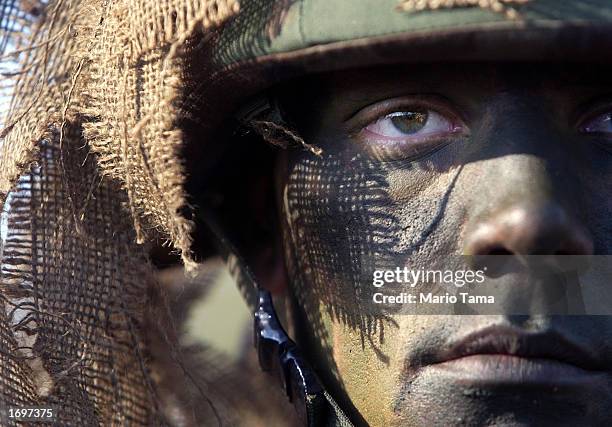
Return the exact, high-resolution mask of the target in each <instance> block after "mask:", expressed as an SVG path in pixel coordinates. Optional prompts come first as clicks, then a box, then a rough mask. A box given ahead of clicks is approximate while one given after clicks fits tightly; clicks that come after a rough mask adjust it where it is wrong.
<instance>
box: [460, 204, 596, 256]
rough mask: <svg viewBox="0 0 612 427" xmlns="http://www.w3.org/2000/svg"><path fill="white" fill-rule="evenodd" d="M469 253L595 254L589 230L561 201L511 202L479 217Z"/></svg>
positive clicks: (467, 245)
mask: <svg viewBox="0 0 612 427" xmlns="http://www.w3.org/2000/svg"><path fill="white" fill-rule="evenodd" d="M465 242H466V243H465V252H466V253H467V254H468V255H591V254H592V253H593V240H592V237H591V236H590V234H589V232H588V231H587V230H586V229H585V228H584V227H583V226H582V225H581V224H580V222H579V221H577V220H576V219H574V218H573V217H572V216H571V215H570V214H569V212H568V211H567V210H566V209H564V208H563V207H562V206H561V205H560V204H557V203H555V202H552V201H549V202H547V203H540V204H534V203H525V204H522V205H520V204H519V205H514V206H509V207H508V208H506V209H502V210H500V211H498V212H497V213H496V214H493V215H491V216H490V217H488V218H485V219H483V220H481V221H478V222H477V223H476V224H474V226H473V227H472V229H471V230H470V232H469V233H468V235H467V236H466V241H465Z"/></svg>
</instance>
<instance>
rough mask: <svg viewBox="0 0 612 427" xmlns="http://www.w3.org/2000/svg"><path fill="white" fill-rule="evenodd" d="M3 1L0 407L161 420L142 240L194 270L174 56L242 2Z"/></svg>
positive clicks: (122, 420)
mask: <svg viewBox="0 0 612 427" xmlns="http://www.w3.org/2000/svg"><path fill="white" fill-rule="evenodd" d="M1 3H2V4H1V5H0V6H1V9H2V12H0V13H2V16H1V22H2V28H1V29H2V30H3V31H2V40H1V43H2V46H1V47H2V48H3V51H4V53H3V55H4V56H3V64H4V69H3V72H4V76H5V80H4V81H5V82H6V83H5V84H4V85H3V87H4V88H8V89H10V90H11V91H13V92H14V97H13V98H12V101H11V103H10V108H8V109H7V110H6V111H7V114H5V115H4V117H3V118H2V122H3V125H4V131H3V132H2V135H1V137H2V141H1V145H0V194H2V201H3V203H4V209H3V214H2V227H1V229H2V247H1V249H2V252H1V258H2V259H1V263H2V264H1V265H2V267H1V282H0V408H7V407H10V406H24V405H42V404H52V405H56V406H57V407H59V408H60V410H59V411H58V414H59V417H60V418H59V420H58V422H59V424H61V425H97V424H104V425H107V424H115V425H116V424H120V425H125V424H131V425H151V424H163V423H164V422H165V420H164V417H163V416H162V415H161V411H160V410H159V402H158V398H157V396H156V388H155V383H154V381H153V380H152V377H153V376H154V374H153V373H152V371H151V369H150V367H149V364H148V356H147V350H146V347H147V345H146V342H145V340H144V339H143V325H144V323H143V313H144V311H145V310H146V308H147V304H148V300H147V298H148V292H147V287H148V286H149V283H148V282H149V278H150V274H149V266H148V264H147V259H146V248H145V247H144V246H145V245H142V244H141V243H142V242H145V241H147V240H149V239H148V238H149V237H150V236H151V234H154V233H159V234H160V235H161V236H162V237H163V238H165V239H167V241H168V242H170V243H172V244H173V245H175V247H176V248H177V250H179V251H181V254H182V256H183V259H184V261H185V262H186V263H187V264H189V263H190V262H191V256H190V253H189V246H190V237H189V235H190V227H191V225H190V222H189V220H188V219H186V218H185V215H181V214H180V213H181V209H183V208H184V206H185V199H184V194H183V177H184V174H183V171H182V165H181V162H180V160H179V157H178V155H177V153H178V151H179V148H180V144H181V134H180V130H179V129H178V128H176V126H175V123H176V121H177V117H176V115H177V114H180V110H178V109H176V108H173V104H174V102H175V101H176V97H177V96H178V93H179V89H178V88H179V86H180V84H181V73H182V68H183V63H182V61H183V57H184V56H183V55H182V54H181V53H182V48H183V45H184V43H185V41H186V40H187V39H188V38H189V37H191V36H193V35H194V34H195V33H205V32H207V31H213V30H214V28H216V27H217V26H219V25H220V24H222V22H223V21H224V20H226V19H227V18H228V17H230V16H231V15H232V14H234V13H236V12H237V10H238V4H237V3H236V1H234V0H188V1H184V0H158V1H147V0H118V1H112V2H110V1H99V0H56V1H52V2H50V3H34V2H26V0H22V2H21V3H19V2H17V1H15V0H4V1H2V2H1ZM11 64H12V65H11ZM2 99H3V102H4V101H5V100H6V99H7V98H6V96H3V97H2ZM2 423H9V420H7V419H4V420H3V421H2Z"/></svg>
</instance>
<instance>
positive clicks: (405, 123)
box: [390, 111, 428, 135]
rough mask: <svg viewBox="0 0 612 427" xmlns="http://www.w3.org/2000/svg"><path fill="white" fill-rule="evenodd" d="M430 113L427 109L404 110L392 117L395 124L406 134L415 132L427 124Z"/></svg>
mask: <svg viewBox="0 0 612 427" xmlns="http://www.w3.org/2000/svg"><path fill="white" fill-rule="evenodd" d="M427 117H428V114H427V112H426V111H404V112H401V113H397V114H394V115H393V116H391V117H390V119H391V123H392V124H393V126H394V127H395V128H396V129H397V130H399V131H400V132H402V133H404V134H408V135H410V134H413V133H416V132H418V131H420V130H421V129H423V127H424V126H425V124H426V123H427Z"/></svg>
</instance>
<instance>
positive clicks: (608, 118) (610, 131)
mask: <svg viewBox="0 0 612 427" xmlns="http://www.w3.org/2000/svg"><path fill="white" fill-rule="evenodd" d="M580 131H581V132H583V133H588V134H595V135H601V136H607V137H612V111H607V112H604V113H598V114H595V115H594V116H590V117H589V118H587V119H586V120H585V121H584V122H583V123H582V125H581V126H580Z"/></svg>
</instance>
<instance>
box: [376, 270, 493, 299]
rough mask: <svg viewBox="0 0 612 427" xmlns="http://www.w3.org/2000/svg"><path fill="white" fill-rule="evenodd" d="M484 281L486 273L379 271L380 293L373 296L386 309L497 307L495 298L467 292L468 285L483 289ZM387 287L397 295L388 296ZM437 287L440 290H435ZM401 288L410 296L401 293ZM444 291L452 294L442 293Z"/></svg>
mask: <svg viewBox="0 0 612 427" xmlns="http://www.w3.org/2000/svg"><path fill="white" fill-rule="evenodd" d="M484 281H485V270H469V269H468V270H428V269H423V268H421V269H411V268H409V267H403V268H402V267H397V268H395V269H394V270H375V271H374V273H373V275H372V286H374V287H375V288H376V289H377V291H376V292H374V293H373V294H372V302H373V303H374V304H384V305H396V304H401V305H403V304H412V305H428V304H433V305H452V304H495V296H493V295H482V294H479V295H472V294H471V293H470V292H468V291H467V288H465V287H466V285H468V286H469V285H479V284H482V283H484ZM385 285H393V291H391V292H386V288H385ZM425 285H426V286H425ZM436 285H439V286H440V287H438V288H437V289H435V287H436ZM398 286H399V289H401V290H406V292H399V293H398V292H397V290H398ZM423 288H426V290H424V289H423ZM443 289H448V290H449V291H450V292H448V291H446V292H442V291H443Z"/></svg>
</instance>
